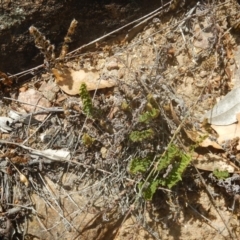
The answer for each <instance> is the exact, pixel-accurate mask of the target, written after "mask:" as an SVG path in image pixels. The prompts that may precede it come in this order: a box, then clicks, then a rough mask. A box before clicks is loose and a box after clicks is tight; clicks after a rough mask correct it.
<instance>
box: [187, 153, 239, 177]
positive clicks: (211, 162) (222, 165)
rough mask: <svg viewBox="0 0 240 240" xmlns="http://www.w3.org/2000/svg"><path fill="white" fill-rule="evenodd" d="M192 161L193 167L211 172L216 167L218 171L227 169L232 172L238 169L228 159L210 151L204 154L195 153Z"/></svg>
mask: <svg viewBox="0 0 240 240" xmlns="http://www.w3.org/2000/svg"><path fill="white" fill-rule="evenodd" d="M192 162H193V164H194V165H195V167H197V168H199V169H201V170H205V171H211V172H212V171H214V170H216V169H218V170H220V171H228V172H229V173H233V172H235V170H238V168H237V167H236V166H235V165H234V164H233V163H231V162H230V161H229V160H227V159H225V158H223V157H220V156H218V155H215V154H211V153H208V154H205V155H198V154H195V156H194V159H193V161H192Z"/></svg>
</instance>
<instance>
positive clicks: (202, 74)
mask: <svg viewBox="0 0 240 240" xmlns="http://www.w3.org/2000/svg"><path fill="white" fill-rule="evenodd" d="M207 74H208V73H207V71H201V72H200V74H199V75H200V77H201V78H204V77H206V76H207Z"/></svg>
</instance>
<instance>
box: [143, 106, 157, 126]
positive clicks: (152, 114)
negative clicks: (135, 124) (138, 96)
mask: <svg viewBox="0 0 240 240" xmlns="http://www.w3.org/2000/svg"><path fill="white" fill-rule="evenodd" d="M159 114H160V111H159V110H158V109H156V108H152V109H151V110H149V111H146V112H144V113H143V114H141V115H140V116H139V122H144V123H148V122H150V121H151V120H153V119H155V118H157V117H158V116H159Z"/></svg>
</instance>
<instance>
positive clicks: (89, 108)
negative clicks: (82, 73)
mask: <svg viewBox="0 0 240 240" xmlns="http://www.w3.org/2000/svg"><path fill="white" fill-rule="evenodd" d="M80 98H81V100H82V103H83V112H84V113H85V114H86V115H87V116H90V117H92V116H93V111H94V108H93V105H92V99H91V96H90V94H89V92H88V90H87V85H86V84H85V83H82V84H81V87H80Z"/></svg>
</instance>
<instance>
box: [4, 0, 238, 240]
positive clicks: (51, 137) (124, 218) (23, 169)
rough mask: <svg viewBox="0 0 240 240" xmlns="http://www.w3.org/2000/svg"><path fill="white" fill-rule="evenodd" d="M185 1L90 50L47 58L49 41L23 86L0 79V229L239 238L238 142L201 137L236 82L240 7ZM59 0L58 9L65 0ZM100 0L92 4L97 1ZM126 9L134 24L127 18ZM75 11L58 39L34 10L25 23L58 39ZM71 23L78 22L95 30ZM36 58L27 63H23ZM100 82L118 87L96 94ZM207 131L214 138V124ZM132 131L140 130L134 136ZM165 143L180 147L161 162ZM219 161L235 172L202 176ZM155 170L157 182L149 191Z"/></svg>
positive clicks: (26, 235) (55, 234)
mask: <svg viewBox="0 0 240 240" xmlns="http://www.w3.org/2000/svg"><path fill="white" fill-rule="evenodd" d="M73 2H74V1H70V2H69V4H71V3H73ZM142 2H144V1H142ZM190 2H191V4H190V3H189V2H188V1H186V2H185V1H184V3H183V2H182V3H180V2H178V1H172V2H171V3H170V2H169V3H166V5H164V7H163V8H162V9H160V10H159V11H158V12H157V13H156V15H154V14H152V15H151V16H150V17H149V19H142V20H141V21H139V22H138V23H137V25H136V26H135V25H134V26H131V27H130V28H129V29H128V30H127V34H125V33H124V32H122V31H117V32H116V33H115V35H114V37H113V38H109V37H103V39H102V40H101V41H99V40H96V41H95V42H93V43H91V44H90V45H89V48H88V49H86V48H85V49H84V50H83V48H81V47H80V45H81V44H82V42H81V44H80V45H78V44H79V42H77V41H76V42H73V45H71V47H72V48H73V47H74V46H75V47H76V46H78V47H79V48H76V49H75V50H74V51H73V52H70V53H69V54H68V55H66V56H64V58H62V59H56V58H53V57H48V56H49V55H51V54H49V53H52V52H51V48H50V47H49V46H50V45H49V44H48V45H47V46H44V44H42V47H39V46H38V48H39V49H38V48H37V47H34V45H33V46H32V49H34V51H35V54H34V56H37V55H39V54H40V52H43V53H44V54H45V55H44V60H45V64H44V66H42V67H41V68H39V69H40V71H39V72H38V73H36V72H34V73H32V74H33V77H32V78H30V79H29V81H27V82H25V83H20V84H19V83H18V85H17V84H16V82H15V81H16V78H15V77H14V76H13V77H11V76H7V75H4V74H2V75H0V76H1V77H2V78H3V79H4V82H3V83H2V88H4V89H3V90H2V94H3V95H4V97H5V98H3V99H2V101H1V118H0V127H1V140H0V147H1V156H0V158H1V162H0V174H1V175H0V177H1V178H0V181H1V186H3V187H2V188H1V202H0V207H1V209H0V210H1V211H0V214H1V215H0V236H1V237H4V238H5V239H98V240H100V239H115V240H120V239H148V240H152V239H236V240H237V239H238V238H239V237H238V236H239V235H240V223H239V218H240V214H239V195H240V181H239V179H240V176H239V168H240V164H239V151H238V150H237V149H236V145H235V143H234V141H231V142H230V143H229V145H230V146H228V147H227V146H225V147H223V148H221V149H217V148H215V147H214V146H215V145H213V144H212V143H211V144H212V145H211V144H209V145H208V146H202V145H201V141H202V140H201V141H199V140H197V137H196V135H198V136H200V137H202V136H203V135H204V134H206V131H205V132H204V130H205V124H204V123H203V119H204V117H203V116H204V114H205V113H206V111H208V110H209V109H211V108H212V106H213V105H214V104H215V102H216V99H217V98H220V97H222V96H224V95H226V94H227V93H228V92H230V91H231V90H232V89H233V88H234V87H236V86H237V85H238V83H239V81H238V79H239V69H238V68H237V66H238V65H239V64H240V55H239V52H240V46H239V42H240V41H239V26H240V25H239V23H238V22H236V21H235V19H238V15H239V10H240V6H239V4H238V2H237V1H221V3H219V4H216V3H215V2H214V3H210V2H209V1H208V2H202V3H199V2H197V1H190ZM42 3H43V2H42ZM48 3H50V1H48ZM52 3H54V2H52ZM55 4H56V6H55V5H54V6H55V8H54V9H55V10H56V11H57V7H58V6H59V8H58V10H59V9H62V8H61V6H63V4H64V5H66V3H59V4H57V3H55ZM116 4H120V5H121V4H124V3H123V2H121V3H120V2H118V3H115V4H114V5H113V6H114V8H113V9H119V5H116ZM125 4H127V3H125ZM131 4H136V3H135V2H134V1H133V2H131ZM142 4H143V3H142ZM144 4H147V3H146V2H144ZM149 5H150V4H149ZM49 6H50V4H49V5H48V7H49ZM75 6H76V5H75ZM91 6H93V5H91ZM95 6H98V8H99V9H100V10H99V11H103V10H102V9H103V8H104V7H103V6H105V7H106V5H104V4H103V5H101V4H100V3H99V5H95ZM99 6H101V7H99ZM121 6H122V5H121ZM131 6H132V5H131ZM145 6H146V5H145ZM155 7H156V6H155ZM98 8H95V9H96V10H95V11H97V9H98ZM105 9H106V8H105ZM55 10H54V11H53V12H55ZM131 10H133V8H131ZM76 11H77V10H76ZM129 11H130V10H129ZM117 12H118V11H117ZM123 12H124V11H123ZM130 12H131V11H130ZM131 13H132V12H131ZM112 14H113V15H114V17H113V18H114V19H115V18H116V19H122V15H119V16H118V15H117V16H116V14H117V13H116V12H115V11H113V13H112ZM125 14H126V12H125ZM54 16H56V15H54ZM58 16H59V15H58ZM129 16H131V17H130V18H129V20H130V19H131V20H133V18H134V16H135V15H134V14H133V15H131V14H130V15H129ZM132 17H133V18H132ZM76 19H77V17H76ZM71 20H72V17H69V19H68V20H66V21H65V19H62V22H63V25H64V26H65V27H66V29H64V31H62V35H61V39H60V37H59V36H56V35H55V37H54V36H52V35H51V34H50V33H49V35H48V31H50V30H49V26H50V23H49V26H48V27H47V26H45V23H43V22H42V21H41V19H40V18H39V22H37V23H36V24H35V23H34V25H35V26H38V25H37V24H40V23H41V24H43V25H40V27H39V29H40V30H41V32H44V33H47V35H46V37H47V39H50V40H51V42H52V43H56V42H55V41H56V39H57V40H58V41H59V43H58V44H57V45H59V46H60V45H62V46H64V45H67V43H66V41H65V42H64V41H63V38H64V36H65V34H66V32H67V29H68V26H69V22H71ZM32 21H33V20H32ZM78 21H79V19H78ZM109 21H110V20H109ZM79 22H80V26H82V28H84V29H85V30H84V31H89V32H91V31H92V29H91V30H90V29H89V28H87V26H89V24H88V25H87V24H86V25H81V24H82V22H81V21H79ZM86 22H87V21H86ZM86 22H85V23H86ZM111 22H112V21H111ZM108 23H109V22H108ZM116 24H117V23H116ZM55 25H56V26H55ZM55 25H54V26H55V27H58V28H60V25H58V22H56V23H55ZM97 26H98V27H99V25H97ZM97 26H96V29H97V28H98V27H97ZM116 26H119V25H114V26H111V27H110V28H111V30H113V29H115V28H116ZM27 28H28V26H26V29H27ZM82 28H81V29H82ZM76 31H77V33H79V32H78V31H79V29H77V30H76ZM101 31H106V29H104V30H103V29H101V30H99V32H98V33H99V34H100V35H94V34H96V33H91V34H92V35H91V40H93V39H94V38H98V37H99V36H101V35H102V34H103V32H101ZM27 34H28V33H26V35H27ZM76 35H78V34H75V35H74V36H76ZM30 39H31V42H32V41H33V40H32V38H30V37H29V41H30ZM38 40H39V38H38ZM79 41H80V40H79ZM84 41H86V42H87V38H86V39H85V40H84ZM86 42H85V43H86ZM71 44H72V43H71ZM74 44H76V45H74ZM26 46H27V45H26ZM44 51H45V52H44ZM60 51H61V49H57V51H56V56H59V52H60ZM19 59H20V58H19ZM30 59H32V57H30V58H29V61H30ZM19 61H20V60H19ZM31 61H32V60H31ZM35 63H36V62H35ZM42 63H43V62H41V64H42ZM32 64H33V63H32V62H31V64H29V65H28V64H27V62H25V63H24V65H22V66H24V67H23V69H25V68H27V67H29V68H30V67H31V66H33V65H32ZM6 66H7V65H6ZM31 71H32V70H31V69H29V72H31ZM90 73H91V75H89V76H90V77H88V78H87V76H88V74H90ZM96 74H99V75H97V76H98V77H97V79H95V75H96ZM18 76H20V77H21V74H20V75H18ZM82 76H84V77H83V79H84V81H85V82H86V88H88V87H89V86H90V85H91V89H93V91H90V92H89V94H88V91H84V90H83V85H81V86H80V85H79V87H77V91H78V89H79V88H80V87H81V89H80V91H79V92H80V96H79V94H77V95H76V93H75V91H76V90H75V89H73V86H76V85H75V84H77V83H78V82H79V79H82ZM99 78H100V79H101V80H102V82H104V83H106V82H105V81H109V82H111V83H113V86H112V85H111V87H109V86H108V85H107V87H104V86H103V88H102V89H100V90H99V89H98V88H99V86H100V84H101V82H100V83H99V81H98V80H99ZM86 79H87V80H86ZM66 92H67V93H66ZM86 92H87V93H86ZM6 96H8V97H10V98H6ZM89 99H90V100H89ZM157 110H159V111H157ZM13 111H14V112H13ZM146 113H147V114H146ZM14 114H15V115H14ZM16 115H17V116H16ZM18 115H20V117H19V116H18ZM2 117H3V118H2ZM4 117H8V118H7V119H6V118H4ZM207 126H208V129H210V128H211V127H210V126H209V125H207ZM145 130H147V131H145ZM208 131H209V132H211V134H210V133H209V132H208V134H210V135H211V139H212V142H213V141H216V139H217V135H216V133H215V132H214V131H213V130H208ZM139 132H141V133H144V134H142V135H140V137H141V138H142V139H141V140H139V139H137V137H136V135H137V133H139ZM132 133H135V138H133V134H132ZM147 133H150V136H147V137H146V135H147ZM140 137H139V135H138V138H140ZM145 137H146V139H144V138H145ZM170 141H172V144H173V145H172V144H171V145H169V142H170ZM173 146H175V147H173ZM176 146H178V147H176ZM166 149H168V151H169V152H170V149H173V150H174V151H176V152H177V155H174V156H175V157H173V158H172V159H171V162H169V163H168V165H167V166H166V167H165V168H164V169H163V170H159V171H158V169H159V168H158V167H159V166H158V164H159V163H158V158H159V156H162V154H163V153H164V152H165V151H166ZM169 155H170V153H169ZM188 156H191V158H190V159H191V161H190V163H189V164H188V166H187V168H186V169H184V172H182V173H181V175H180V177H179V178H178V179H177V182H176V184H174V186H172V187H169V186H170V185H169V184H170V183H172V181H174V180H176V179H175V178H174V176H172V175H171V173H172V171H173V169H174V168H177V169H178V165H181V163H183V160H182V159H184V160H186V159H188ZM169 158H170V157H169ZM139 159H140V160H141V161H140V162H139ZM149 159H150V160H149ZM134 160H136V161H135V162H137V165H135V166H134V164H133V163H134ZM200 160H205V161H206V162H207V163H208V164H206V163H203V161H200ZM159 161H160V163H162V162H163V161H164V158H162V157H160V160H159ZM149 162H150V163H149ZM147 164H149V165H147ZM217 164H222V165H224V164H225V165H224V166H227V167H228V169H230V170H229V174H230V175H229V177H228V178H227V179H226V180H218V179H216V178H215V177H214V176H213V175H212V174H211V173H212V171H213V170H215V169H216V168H220V167H219V166H220V165H217ZM146 165H147V167H145V166H146ZM152 169H153V170H154V171H155V172H157V174H156V175H151V173H152V171H151V170H152ZM175 173H176V172H175ZM169 176H172V177H173V179H171V178H170V180H169ZM156 179H157V180H159V179H160V180H161V181H160V182H159V183H158V185H157V187H156V188H155V190H154V186H153V184H152V182H154V181H155V180H156ZM234 179H235V180H234ZM144 181H146V182H144ZM143 182H144V183H146V185H145V186H144V183H143ZM139 183H140V184H141V183H143V187H142V188H141V185H140V184H139ZM149 186H150V187H149Z"/></svg>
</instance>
